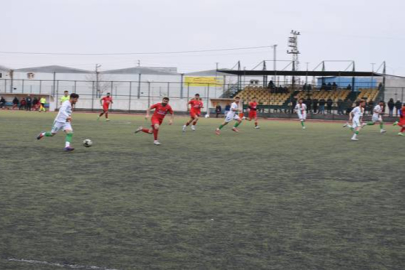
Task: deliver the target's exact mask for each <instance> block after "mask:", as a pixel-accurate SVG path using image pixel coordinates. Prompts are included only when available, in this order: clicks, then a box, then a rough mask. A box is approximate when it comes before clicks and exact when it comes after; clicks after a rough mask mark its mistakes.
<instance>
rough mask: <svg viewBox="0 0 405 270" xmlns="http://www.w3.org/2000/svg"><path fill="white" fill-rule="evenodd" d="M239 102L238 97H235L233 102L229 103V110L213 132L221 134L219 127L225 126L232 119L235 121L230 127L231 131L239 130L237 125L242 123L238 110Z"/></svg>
mask: <svg viewBox="0 0 405 270" xmlns="http://www.w3.org/2000/svg"><path fill="white" fill-rule="evenodd" d="M239 102H240V97H235V100H234V102H233V103H232V104H231V110H230V111H229V112H228V113H227V114H226V118H225V121H224V122H223V123H222V125H220V126H219V127H218V128H217V129H216V130H215V134H217V135H219V134H221V129H222V128H223V127H224V126H226V125H227V124H228V123H229V122H231V121H232V120H235V121H236V123H235V125H234V126H233V128H232V131H235V132H239V130H238V129H237V127H238V126H239V125H240V124H241V123H242V119H241V118H240V116H239V114H238V111H239Z"/></svg>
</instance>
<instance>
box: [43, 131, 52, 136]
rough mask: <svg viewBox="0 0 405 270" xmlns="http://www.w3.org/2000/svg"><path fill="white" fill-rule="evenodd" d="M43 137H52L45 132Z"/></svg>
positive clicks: (49, 133)
mask: <svg viewBox="0 0 405 270" xmlns="http://www.w3.org/2000/svg"><path fill="white" fill-rule="evenodd" d="M44 136H45V137H52V132H45V133H44Z"/></svg>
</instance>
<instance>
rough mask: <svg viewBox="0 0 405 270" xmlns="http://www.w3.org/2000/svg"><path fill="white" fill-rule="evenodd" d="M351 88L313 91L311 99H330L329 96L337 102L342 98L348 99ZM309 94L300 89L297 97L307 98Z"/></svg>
mask: <svg viewBox="0 0 405 270" xmlns="http://www.w3.org/2000/svg"><path fill="white" fill-rule="evenodd" d="M350 93H351V90H346V89H342V90H332V91H326V90H321V91H316V90H315V91H312V95H311V99H318V100H320V99H324V100H328V99H329V98H330V99H332V100H333V102H337V101H338V100H339V99H341V100H346V99H347V98H348V96H349V95H350ZM307 96H308V92H305V91H300V92H298V93H297V94H296V95H295V98H296V99H300V98H303V99H306V98H307Z"/></svg>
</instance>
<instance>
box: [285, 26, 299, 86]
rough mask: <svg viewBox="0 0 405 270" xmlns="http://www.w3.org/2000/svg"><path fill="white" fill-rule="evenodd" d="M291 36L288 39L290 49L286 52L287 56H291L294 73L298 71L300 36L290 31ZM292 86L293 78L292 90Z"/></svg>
mask: <svg viewBox="0 0 405 270" xmlns="http://www.w3.org/2000/svg"><path fill="white" fill-rule="evenodd" d="M291 35H292V36H290V37H289V38H288V47H290V48H291V50H287V53H288V54H291V55H292V59H293V62H292V71H296V70H298V69H299V67H298V65H299V61H298V55H299V54H300V52H299V50H298V36H299V35H301V33H300V32H298V31H295V30H291ZM294 85H295V76H294V75H293V76H292V88H293V90H294Z"/></svg>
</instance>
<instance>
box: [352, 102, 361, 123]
mask: <svg viewBox="0 0 405 270" xmlns="http://www.w3.org/2000/svg"><path fill="white" fill-rule="evenodd" d="M352 114H353V121H356V122H360V118H361V117H362V116H363V108H361V107H360V106H357V107H356V108H354V109H353V110H352Z"/></svg>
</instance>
